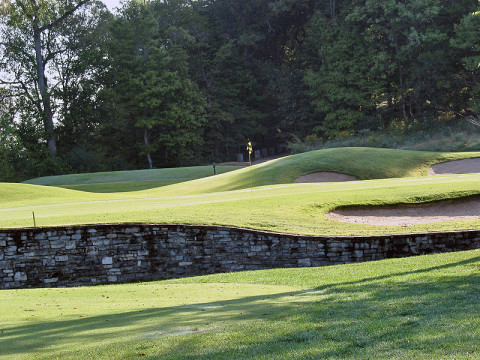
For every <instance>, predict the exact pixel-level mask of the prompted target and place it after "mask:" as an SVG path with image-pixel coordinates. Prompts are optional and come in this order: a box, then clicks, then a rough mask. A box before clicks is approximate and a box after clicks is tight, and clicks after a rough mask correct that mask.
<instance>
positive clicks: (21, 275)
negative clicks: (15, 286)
mask: <svg viewBox="0 0 480 360" xmlns="http://www.w3.org/2000/svg"><path fill="white" fill-rule="evenodd" d="M13 278H14V279H15V281H27V274H25V273H24V272H16V273H15V275H14V277H13Z"/></svg>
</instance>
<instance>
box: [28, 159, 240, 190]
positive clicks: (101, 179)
mask: <svg viewBox="0 0 480 360" xmlns="http://www.w3.org/2000/svg"><path fill="white" fill-rule="evenodd" d="M239 168H241V166H217V173H219V174H222V173H225V172H229V171H233V170H237V169H239ZM212 175H213V168H212V166H192V167H182V168H165V169H151V170H130V171H111V172H97V173H84V174H71V175H59V176H45V177H40V178H36V179H31V180H27V181H25V183H27V184H35V185H46V186H56V187H63V188H67V189H74V190H81V191H89V192H103V193H111V192H124V191H136V190H144V189H150V188H156V187H160V186H165V185H171V184H176V183H180V182H184V181H189V180H194V179H200V178H203V177H208V176H212Z"/></svg>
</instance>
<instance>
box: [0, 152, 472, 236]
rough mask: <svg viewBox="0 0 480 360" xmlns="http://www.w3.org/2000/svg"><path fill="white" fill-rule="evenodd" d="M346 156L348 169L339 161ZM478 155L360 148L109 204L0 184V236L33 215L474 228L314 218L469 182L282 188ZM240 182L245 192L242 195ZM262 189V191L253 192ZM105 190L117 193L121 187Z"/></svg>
mask: <svg viewBox="0 0 480 360" xmlns="http://www.w3.org/2000/svg"><path fill="white" fill-rule="evenodd" d="M333 150H336V151H333ZM347 155H349V156H350V157H352V159H349V160H348V159H347ZM478 155H479V153H468V154H465V153H463V154H435V153H424V152H414V151H410V152H402V151H396V150H385V149H362V148H359V149H355V148H353V149H329V150H323V151H316V152H312V153H306V154H299V155H295V156H291V157H286V158H283V159H277V160H274V161H271V162H267V163H263V164H259V165H256V166H254V167H253V168H252V170H250V169H248V168H245V169H240V170H236V171H232V172H228V173H224V174H221V175H217V176H212V177H208V178H202V179H197V180H191V181H187V182H181V183H178V184H174V185H168V186H163V187H158V188H153V189H147V190H142V191H133V192H119V193H109V194H107V193H105V194H95V193H91V192H80V191H74V190H69V189H61V188H56V187H41V186H35V185H27V184H2V185H1V186H0V227H4V228H6V227H25V226H32V225H33V219H32V212H35V217H36V220H37V222H36V224H37V225H39V226H49V225H70V224H93V223H120V222H144V223H184V224H203V225H230V226H238V227H247V228H255V229H264V230H272V231H280V232H289V233H300V234H315V235H361V234H378V233H399V232H411V231H433V230H446V229H448V230H454V229H470V228H478V227H479V225H480V222H479V221H478V220H469V221H455V222H445V223H435V224H424V225H414V226H409V227H399V226H372V225H356V224H347V223H339V222H334V221H331V220H329V219H327V218H326V217H325V216H324V215H325V213H326V212H328V211H330V210H332V209H334V208H338V207H343V206H359V205H365V206H366V205H395V204H404V203H424V202H429V201H439V200H444V199H452V198H463V197H467V196H476V195H480V187H479V186H478V184H479V181H480V175H478V174H471V175H451V176H437V177H417V178H397V179H379V180H368V181H353V182H346V183H321V184H292V183H291V182H292V181H293V179H294V178H296V177H297V175H298V176H300V175H304V174H306V173H309V172H312V171H313V170H318V171H320V170H330V171H331V170H337V171H339V172H341V171H343V170H345V169H346V168H347V167H348V168H349V169H353V168H357V171H360V169H363V170H362V171H363V172H361V173H360V172H354V171H352V172H350V174H354V175H356V176H358V177H375V176H377V177H380V175H381V174H383V175H385V174H387V173H390V174H399V173H401V172H403V173H405V174H410V175H411V174H416V173H417V172H420V173H422V174H423V173H426V171H427V169H428V167H429V166H430V164H431V163H432V162H435V161H440V159H443V160H445V159H447V158H455V157H457V158H461V157H466V156H478ZM380 156H383V157H382V161H379V160H378V158H379V157H380ZM343 157H345V158H344V159H343ZM331 159H335V160H331ZM395 159H396V160H395ZM412 159H416V160H415V161H414V160H412ZM367 160H368V161H367ZM386 160H388V161H386ZM407 160H408V161H413V162H414V163H416V165H415V166H413V165H412V166H411V167H410V168H409V169H407V167H406V166H403V165H401V164H403V163H404V162H406V161H407ZM328 161H331V163H330V165H329V166H330V167H324V166H326V165H325V164H326V162H328ZM367 165H369V166H367ZM292 168H294V169H295V171H293V170H292ZM372 169H373V170H372ZM292 171H293V172H292ZM345 171H346V170H345ZM345 171H344V172H345ZM286 174H287V175H286ZM250 176H251V177H252V179H253V180H252V183H253V185H254V187H253V188H251V189H250ZM284 177H287V178H288V179H289V181H290V183H286V184H278V182H280V181H283V180H285V181H286V180H288V179H287V178H284ZM265 183H267V184H268V185H265V186H260V185H262V184H265ZM112 184H114V185H115V186H119V184H122V183H112ZM94 185H95V184H94ZM229 189H234V190H229ZM235 189H236V190H235Z"/></svg>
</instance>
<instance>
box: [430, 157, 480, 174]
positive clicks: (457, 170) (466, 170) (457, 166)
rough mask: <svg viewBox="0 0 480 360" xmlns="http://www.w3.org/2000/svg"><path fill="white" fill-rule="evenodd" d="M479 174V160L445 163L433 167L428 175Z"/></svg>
mask: <svg viewBox="0 0 480 360" xmlns="http://www.w3.org/2000/svg"><path fill="white" fill-rule="evenodd" d="M470 173H480V158H472V159H463V160H455V161H447V162H444V163H440V164H435V165H433V166H432V167H431V168H430V169H429V170H428V175H440V174H470Z"/></svg>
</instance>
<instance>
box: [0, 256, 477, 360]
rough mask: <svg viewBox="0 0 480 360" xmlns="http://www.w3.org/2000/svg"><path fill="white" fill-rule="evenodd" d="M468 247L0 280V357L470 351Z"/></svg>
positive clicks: (384, 355)
mask: <svg viewBox="0 0 480 360" xmlns="http://www.w3.org/2000/svg"><path fill="white" fill-rule="evenodd" d="M479 266H480V251H469V252H461V253H450V254H441V255H429V256H420V257H414V258H406V259H391V260H384V261H378V262H369V263H361V264H352V265H340V266H331V267H323V268H301V269H276V270H265V271H254V272H241V273H231V274H217V275H209V276H202V277H194V278H185V279H179V280H170V281H161V282H152V283H142V284H128V285H111V286H97V287H80V288H68V289H36V290H3V291H1V292H0V307H1V309H2V310H3V311H2V313H1V314H0V358H2V359H32V358H42V359H137V358H139V357H142V358H148V359H192V360H193V359H292V358H301V359H321V358H332V359H372V358H374V359H393V358H398V359H412V358H419V359H427V358H428V359H453V358H455V359H476V358H478V355H479V352H480V345H479V343H478V338H479V336H480V314H479V309H480V276H479V274H478V268H479Z"/></svg>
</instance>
